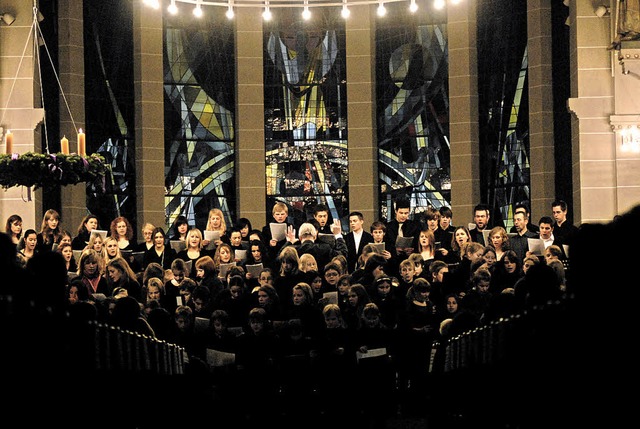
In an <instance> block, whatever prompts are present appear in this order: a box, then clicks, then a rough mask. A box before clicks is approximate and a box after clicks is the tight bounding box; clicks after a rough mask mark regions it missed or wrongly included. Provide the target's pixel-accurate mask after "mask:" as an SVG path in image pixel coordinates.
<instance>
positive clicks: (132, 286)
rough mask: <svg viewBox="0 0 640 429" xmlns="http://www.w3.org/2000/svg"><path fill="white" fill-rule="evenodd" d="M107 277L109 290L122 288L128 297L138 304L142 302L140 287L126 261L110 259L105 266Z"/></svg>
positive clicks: (118, 258)
mask: <svg viewBox="0 0 640 429" xmlns="http://www.w3.org/2000/svg"><path fill="white" fill-rule="evenodd" d="M107 275H108V281H109V284H110V285H111V290H115V289H116V288H118V287H122V288H124V289H126V290H127V292H128V296H132V297H134V298H135V299H136V300H138V302H140V303H142V302H143V299H142V286H140V283H139V282H138V279H137V277H136V273H134V272H133V270H132V269H131V267H130V266H129V263H128V262H127V261H126V259H124V258H123V257H121V256H119V257H117V258H114V259H111V260H110V261H109V263H108V264H107Z"/></svg>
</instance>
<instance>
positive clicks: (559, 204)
mask: <svg viewBox="0 0 640 429" xmlns="http://www.w3.org/2000/svg"><path fill="white" fill-rule="evenodd" d="M568 210H569V207H568V205H567V203H566V202H565V201H563V200H555V201H554V202H552V203H551V211H552V213H553V218H554V219H555V222H554V224H553V235H554V236H555V237H556V239H558V240H560V241H561V242H562V244H566V245H568V246H570V245H571V242H572V241H573V238H574V237H575V235H576V234H577V233H578V227H577V226H575V225H574V224H572V223H571V222H570V221H569V220H568V216H567V211H568Z"/></svg>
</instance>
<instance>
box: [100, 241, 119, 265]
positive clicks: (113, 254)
mask: <svg viewBox="0 0 640 429" xmlns="http://www.w3.org/2000/svg"><path fill="white" fill-rule="evenodd" d="M102 247H103V248H104V262H105V264H109V261H111V260H112V259H115V258H120V257H122V253H120V248H119V247H118V240H116V239H115V238H113V237H107V238H105V240H104V243H102Z"/></svg>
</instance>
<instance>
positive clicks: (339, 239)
mask: <svg viewBox="0 0 640 429" xmlns="http://www.w3.org/2000/svg"><path fill="white" fill-rule="evenodd" d="M341 231H342V227H341V226H340V221H339V220H337V219H336V220H334V221H333V223H332V224H331V232H332V233H333V236H334V238H335V241H334V243H333V245H331V244H328V243H320V242H317V241H316V238H317V236H318V231H317V230H316V227H315V226H313V225H312V224H311V223H310V222H305V223H303V224H302V225H300V229H299V230H298V237H299V240H297V239H296V233H295V231H294V230H293V228H292V227H289V229H288V231H287V243H286V244H285V245H284V246H294V247H295V248H296V250H297V251H298V255H303V254H304V253H308V254H310V255H312V256H313V257H314V258H315V259H316V262H317V263H318V269H319V270H323V269H324V267H325V265H327V264H328V263H329V262H331V259H333V258H334V257H335V256H338V255H343V256H344V257H345V258H346V257H347V245H346V243H345V241H344V237H343V236H342V232H341ZM284 246H283V247H284Z"/></svg>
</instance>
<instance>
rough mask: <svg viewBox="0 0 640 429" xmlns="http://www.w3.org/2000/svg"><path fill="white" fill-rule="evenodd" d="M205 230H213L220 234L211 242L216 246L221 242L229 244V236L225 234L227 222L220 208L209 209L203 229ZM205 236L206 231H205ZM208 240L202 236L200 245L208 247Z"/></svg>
mask: <svg viewBox="0 0 640 429" xmlns="http://www.w3.org/2000/svg"><path fill="white" fill-rule="evenodd" d="M204 230H205V231H214V232H218V233H219V234H220V238H219V239H217V240H216V241H215V242H214V243H213V244H214V245H215V246H216V247H217V246H219V245H220V244H221V243H227V244H231V241H230V240H229V237H228V236H227V222H225V220H224V213H223V212H222V210H220V209H218V208H212V209H211V210H209V218H208V220H207V227H206V228H205V229H204ZM205 237H206V233H205ZM209 243H210V241H209V240H207V239H206V238H203V242H202V245H203V247H208V246H209Z"/></svg>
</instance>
